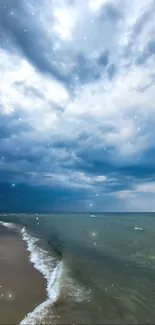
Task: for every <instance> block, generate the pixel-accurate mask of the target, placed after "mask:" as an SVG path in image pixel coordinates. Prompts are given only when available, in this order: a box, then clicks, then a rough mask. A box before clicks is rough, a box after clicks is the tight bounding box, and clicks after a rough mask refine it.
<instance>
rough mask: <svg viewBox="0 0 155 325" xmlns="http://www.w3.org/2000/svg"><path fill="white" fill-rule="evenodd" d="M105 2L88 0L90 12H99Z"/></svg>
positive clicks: (103, 0) (102, 0)
mask: <svg viewBox="0 0 155 325" xmlns="http://www.w3.org/2000/svg"><path fill="white" fill-rule="evenodd" d="M105 2H107V1H106V0H90V1H89V4H90V7H91V9H92V10H94V11H97V10H100V8H101V6H102V5H103V4H104V3H105Z"/></svg>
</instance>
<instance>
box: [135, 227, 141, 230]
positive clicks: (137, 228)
mask: <svg viewBox="0 0 155 325" xmlns="http://www.w3.org/2000/svg"><path fill="white" fill-rule="evenodd" d="M134 229H135V230H140V231H143V228H140V227H134Z"/></svg>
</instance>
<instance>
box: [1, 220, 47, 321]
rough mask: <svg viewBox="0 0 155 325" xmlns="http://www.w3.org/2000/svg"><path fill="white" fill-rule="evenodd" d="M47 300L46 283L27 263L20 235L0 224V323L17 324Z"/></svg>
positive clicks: (26, 254)
mask: <svg viewBox="0 0 155 325" xmlns="http://www.w3.org/2000/svg"><path fill="white" fill-rule="evenodd" d="M45 300H46V281H45V279H43V277H42V275H41V274H40V273H39V272H38V271H37V270H36V269H35V268H34V267H33V265H32V264H31V263H30V262H29V253H28V252H27V250H26V243H25V242H24V241H23V240H22V237H21V236H20V234H18V233H16V232H14V231H12V230H10V229H7V228H6V227H4V226H3V225H0V324H19V323H20V321H21V320H22V319H23V318H24V317H25V316H26V314H27V313H29V312H31V311H32V310H33V309H34V308H35V307H36V306H37V305H39V304H40V303H41V302H43V301H45Z"/></svg>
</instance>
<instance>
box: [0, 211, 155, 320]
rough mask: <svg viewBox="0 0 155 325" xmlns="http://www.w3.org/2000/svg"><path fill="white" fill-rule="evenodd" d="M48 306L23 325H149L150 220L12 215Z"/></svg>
mask: <svg viewBox="0 0 155 325" xmlns="http://www.w3.org/2000/svg"><path fill="white" fill-rule="evenodd" d="M0 221H2V222H5V223H6V225H7V226H8V227H14V229H17V230H18V231H20V232H21V235H22V237H23V240H24V241H25V242H26V245H27V249H28V251H29V254H30V255H29V256H30V261H31V262H32V263H33V265H34V267H35V268H36V269H37V270H39V272H40V273H41V274H42V275H43V277H44V278H45V279H46V283H47V287H46V291H47V299H46V300H45V301H44V302H43V303H42V304H40V305H39V306H37V307H36V308H35V309H34V310H32V311H30V313H29V314H28V315H25V318H24V319H23V320H22V321H21V323H20V324H21V325H26V324H155V214H153V213H152V214H125V213H124V214H123V213H121V214H118V213H117V214H106V213H105V214H101V213H100V214H98V213H94V214H51V215H39V214H32V215H26V214H18V215H16V214H12V215H1V216H0Z"/></svg>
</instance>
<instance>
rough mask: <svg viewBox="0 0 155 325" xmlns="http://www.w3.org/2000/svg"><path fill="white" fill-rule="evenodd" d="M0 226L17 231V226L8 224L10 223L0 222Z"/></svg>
mask: <svg viewBox="0 0 155 325" xmlns="http://www.w3.org/2000/svg"><path fill="white" fill-rule="evenodd" d="M0 225H2V226H4V227H6V228H8V229H10V230H18V226H17V225H15V224H13V223H10V222H3V221H0Z"/></svg>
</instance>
